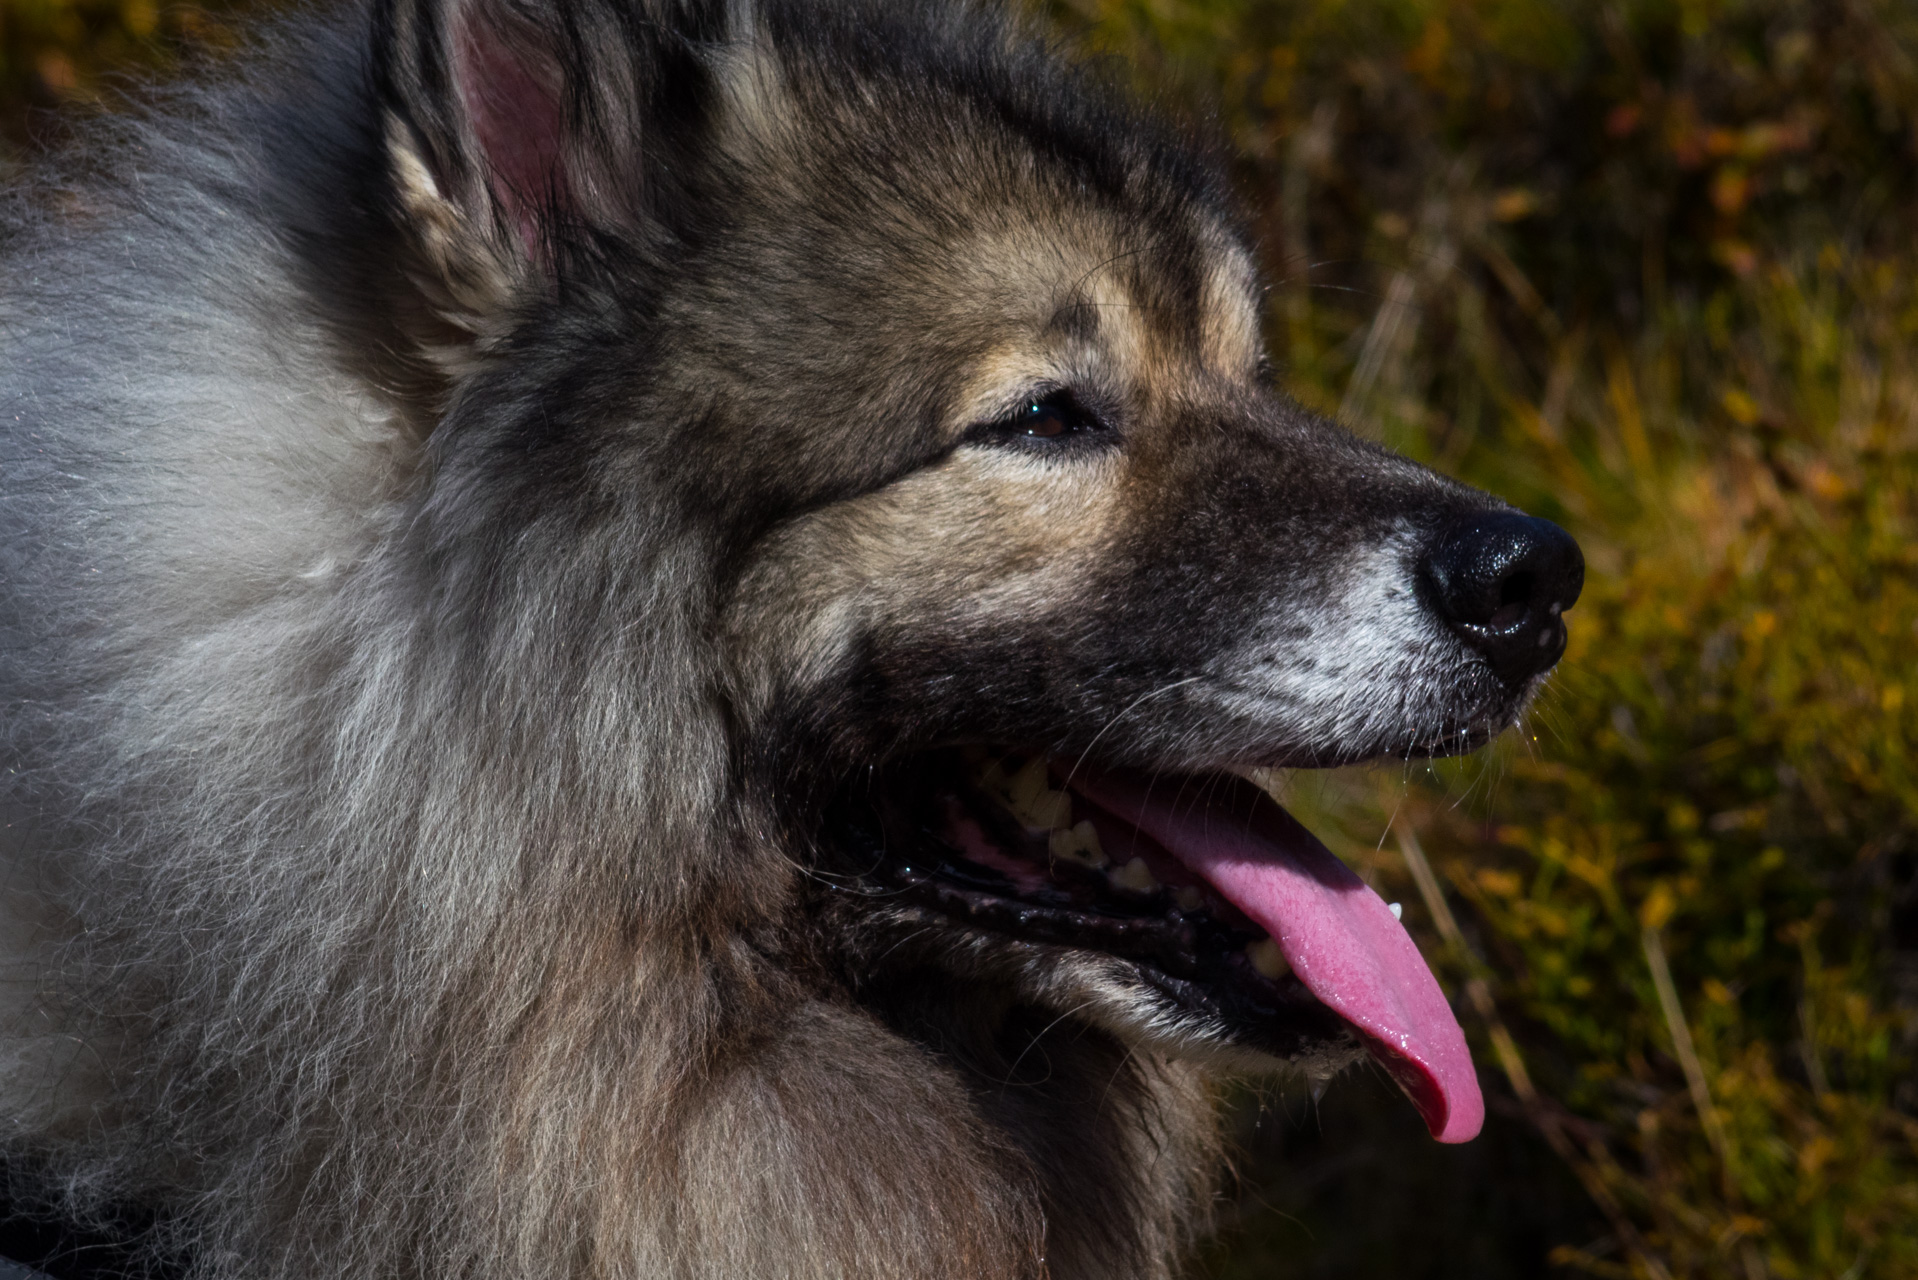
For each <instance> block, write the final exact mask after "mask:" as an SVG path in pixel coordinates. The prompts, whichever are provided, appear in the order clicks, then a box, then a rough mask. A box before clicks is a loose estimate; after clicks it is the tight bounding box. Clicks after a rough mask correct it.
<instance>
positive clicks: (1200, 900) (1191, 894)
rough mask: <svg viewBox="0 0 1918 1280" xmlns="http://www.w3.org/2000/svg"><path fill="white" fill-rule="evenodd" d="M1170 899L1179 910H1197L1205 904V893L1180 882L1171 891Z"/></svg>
mask: <svg viewBox="0 0 1918 1280" xmlns="http://www.w3.org/2000/svg"><path fill="white" fill-rule="evenodd" d="M1172 901H1173V902H1174V903H1175V904H1177V906H1178V908H1179V910H1181V911H1197V910H1199V909H1200V908H1201V907H1203V906H1205V894H1204V893H1203V892H1201V891H1200V890H1199V889H1198V888H1196V887H1195V886H1193V885H1189V884H1182V885H1180V886H1179V887H1178V888H1177V889H1174V890H1173V891H1172Z"/></svg>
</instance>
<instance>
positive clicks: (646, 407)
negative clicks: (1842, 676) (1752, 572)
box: [0, 0, 1529, 1280]
mask: <svg viewBox="0 0 1918 1280" xmlns="http://www.w3.org/2000/svg"><path fill="white" fill-rule="evenodd" d="M242 61H243V70H242V72H235V73H230V74H229V75H228V76H227V78H226V82H225V83H223V84H220V85H218V86H216V87H201V88H187V89H180V90H176V91H174V92H173V94H172V96H170V97H166V98H163V99H161V100H159V102H158V105H155V106H151V107H149V108H148V109H146V110H144V111H141V112H137V113H129V114H127V115H124V116H122V117H120V118H117V119H109V120H106V121H103V122H100V123H98V124H97V125H95V126H92V127H91V130H90V132H89V133H87V135H86V139H85V141H84V145H82V146H80V147H78V148H76V149H75V150H73V151H72V152H70V153H69V154H68V155H66V156H65V157H64V158H62V159H58V160H56V161H53V162H50V163H49V165H48V166H47V167H46V168H45V169H44V171H43V172H42V173H41V174H40V175H39V176H38V177H37V178H36V179H35V180H34V181H33V182H32V183H31V184H30V187H29V189H28V190H26V191H24V192H21V193H17V194H16V196H15V197H14V198H13V201H12V203H11V204H10V206H9V207H8V211H7V215H6V222H5V231H4V236H5V239H4V241H0V244H3V245H4V249H3V250H0V252H3V254H4V257H3V258H0V440H4V444H0V450H3V452H0V628H3V630H0V717H4V719H3V720H0V735H3V736H0V750H3V751H4V758H3V759H0V765H3V766H4V774H0V778H4V781H5V784H6V789H5V791H4V793H0V796H3V800H0V803H4V805H5V815H4V817H5V822H6V826H5V830H4V839H5V856H6V864H5V865H6V868H7V870H6V875H7V881H6V904H7V913H8V914H7V919H6V926H5V931H4V942H5V946H6V948H7V951H6V955H7V959H8V964H9V969H8V973H7V978H8V986H7V988H6V990H7V993H8V998H7V1008H8V1014H7V1021H6V1024H5V1032H6V1039H5V1041H4V1052H5V1062H4V1066H5V1075H4V1078H3V1079H0V1124H4V1126H5V1129H4V1133H5V1151H6V1155H7V1159H8V1160H9V1167H10V1169H11V1171H12V1174H13V1176H14V1179H15V1181H16V1193H18V1194H25V1193H31V1194H34V1195H37V1196H39V1197H41V1198H42V1200H43V1201H44V1202H45V1203H48V1204H51V1205H54V1206H55V1207H56V1208H57V1209H58V1210H59V1211H60V1212H62V1213H65V1214H68V1215H74V1216H82V1215H85V1214H88V1213H102V1212H105V1211H106V1209H105V1206H110V1205H114V1204H134V1205H139V1206H142V1207H143V1209H145V1210H149V1211H151V1212H152V1213H154V1214H156V1215H157V1222H158V1224H159V1226H158V1227H157V1228H156V1233H155V1236H154V1243H155V1245H156V1248H158V1249H159V1250H161V1251H162V1252H163V1253H166V1254H167V1255H168V1256H172V1257H175V1258H179V1259H185V1260H187V1262H188V1264H190V1266H191V1267H192V1268H193V1269H194V1274H196V1275H200V1276H205V1277H232V1278H234V1280H239V1278H241V1277H244V1278H245V1280H267V1278H269V1277H293V1276H299V1277H324V1276H339V1277H348V1276H352V1277H376V1276H377V1277H421V1278H425V1277H434V1278H443V1280H450V1278H452V1277H475V1278H477V1277H489V1278H492V1277H501V1278H503V1277H528V1278H530V1277H562V1276H563V1277H589V1276H591V1277H663V1276H683V1277H715V1278H718V1277H725V1278H728V1280H736V1278H739V1277H755V1278H758V1277H777V1276H818V1277H828V1276H831V1277H852V1276H871V1277H881V1276H883V1277H907V1276H910V1277H914V1278H915V1280H937V1278H939V1277H952V1278H953V1280H958V1278H959V1277H967V1278H976V1277H987V1276H990V1277H1019V1276H1027V1277H1036V1276H1040V1275H1050V1276H1053V1277H1056V1278H1057V1280H1078V1278H1086V1277H1106V1276H1129V1277H1130V1276H1138V1277H1152V1276H1164V1275H1167V1274H1169V1273H1170V1272H1171V1271H1172V1270H1173V1269H1174V1268H1175V1267H1176V1265H1177V1261H1178V1259H1179V1257H1180V1255H1181V1253H1182V1251H1183V1250H1184V1249H1185V1247H1186V1246H1187V1244H1188V1243H1189V1242H1190V1241H1191V1240H1192V1239H1193V1237H1194V1235H1195V1233H1197V1232H1200V1231H1202V1230H1203V1229H1204V1227H1205V1223H1206V1219H1207V1213H1208V1207H1209V1205H1210V1204H1211V1202H1212V1197H1213V1194H1214V1192H1213V1185H1214V1184H1213V1177H1214V1170H1215V1166H1216V1163H1217V1161H1216V1152H1215V1138H1214V1131H1213V1121H1212V1118H1211V1111H1212V1106H1211V1102H1210V1099H1209V1097H1208V1086H1207V1084H1206V1083H1205V1072H1206V1071H1207V1070H1209V1069H1210V1067H1208V1065H1207V1064H1214V1065H1217V1064H1224V1065H1233V1064H1239V1065H1247V1064H1250V1065H1255V1066H1256V1065H1259V1064H1266V1065H1270V1064H1271V1063H1272V1062H1273V1061H1274V1060H1275V1059H1276V1058H1282V1057H1288V1056H1289V1057H1294V1058H1298V1057H1306V1058H1309V1059H1310V1060H1312V1061H1313V1062H1315V1063H1316V1064H1318V1065H1320V1066H1331V1065H1336V1064H1337V1063H1338V1062H1340V1061H1343V1060H1345V1059H1347V1058H1349V1057H1350V1056H1351V1055H1352V1053H1353V1048H1352V1044H1351V1041H1350V1039H1349V1038H1344V1037H1341V1035H1340V1033H1339V1032H1338V1031H1337V1029H1336V1027H1331V1026H1327V1025H1325V1024H1323V1021H1322V1020H1321V1021H1320V1022H1313V1021H1312V1020H1311V1019H1310V1018H1309V1017H1307V1018H1305V1020H1304V1021H1303V1022H1301V1023H1300V1025H1299V1026H1298V1027H1295V1028H1292V1029H1290V1030H1285V1031H1283V1034H1278V1033H1273V1034H1266V1033H1255V1032H1254V1031H1250V1030H1248V1029H1247V1028H1245V1027H1243V1026H1241V1025H1238V1024H1237V1023H1235V1022H1234V1020H1233V1019H1232V1018H1230V1017H1229V1016H1225V1015H1223V1014H1218V1013H1217V1011H1212V1012H1210V1013H1208V1012H1207V1011H1206V1010H1204V1009H1196V1008H1193V1007H1185V1006H1181V1005H1179V1004H1178V1003H1177V1002H1175V1001H1172V1000H1170V999H1169V998H1167V997H1166V996H1165V995H1164V994H1163V992H1161V991H1160V990H1159V989H1158V988H1156V987H1154V986H1153V985H1152V984H1151V983H1149V982H1145V981H1143V980H1141V978H1140V977H1139V970H1138V969H1137V967H1136V966H1135V965H1133V964H1132V963H1131V962H1130V961H1127V960H1124V959H1122V958H1120V957H1117V956H1114V955H1110V954H1107V953H1105V952H1102V951H1100V950H1097V949H1089V948H1080V947H1073V946H1069V945H1063V944H1060V943H1058V942H1045V941H1036V942H1035V941H1033V940H1030V939H1025V940H1022V939H1019V938H1017V937H1012V936H1008V935H1005V934H1004V933H1001V932H997V931H995V930H993V929H991V928H985V927H979V926H974V925H970V924H967V923H965V922H963V921H959V920H956V919H953V918H950V917H946V916H940V915H938V914H937V913H935V912H929V911H928V910H926V909H925V908H924V907H923V906H919V905H914V904H912V903H911V902H908V901H906V900H905V899H903V898H900V897H898V896H897V895H894V894H892V893H890V892H884V891H881V889H880V888H878V887H875V885H874V883H873V882H872V881H871V880H870V878H869V877H867V876H866V875H865V872H866V870H868V869H869V862H866V861H862V858H863V856H864V855H862V854H861V852H860V849H861V848H862V847H863V846H860V845H859V843H858V841H857V840H854V839H852V837H851V835H850V834H849V833H852V832H856V831H859V830H867V829H869V828H870V827H871V826H872V823H871V822H870V821H866V820H865V819H864V818H862V817H861V815H862V814H868V810H869V809H870V806H871V804H872V803H873V801H872V797H873V796H874V795H875V794H878V793H881V792H883V791H884V790H885V788H886V787H887V785H889V784H888V779H889V778H890V777H892V776H893V775H892V774H891V773H889V772H888V771H889V770H894V769H897V768H902V767H906V765H905V764H904V763H903V762H909V761H911V760H913V759H915V758H916V756H917V754H918V753H921V752H924V751H926V750H929V749H932V748H938V747H943V746H945V745H947V744H952V743H961V742H1012V743H1035V744H1043V745H1044V746H1045V747H1047V748H1049V749H1052V750H1054V751H1059V752H1066V753H1073V754H1076V755H1082V756H1083V755H1087V754H1090V755H1092V756H1094V757H1096V758H1098V759H1100V760H1102V761H1106V762H1110V763H1114V764H1130V765H1143V766H1149V767H1154V768H1175V769H1181V770H1199V769H1217V768H1222V767H1225V766H1231V765H1241V764H1246V763H1261V764H1282V763H1313V764H1324V763H1334V762H1338V761H1342V760H1356V759H1362V758H1365V757H1369V756H1375V755H1379V754H1384V753H1400V754H1403V753H1408V752H1414V751H1430V750H1436V749H1446V748H1451V747H1457V746H1462V745H1469V744H1470V743H1471V742H1473V741H1478V740H1482V739H1483V738H1484V737H1485V736H1487V735H1489V734H1490V733H1493V732H1496V731H1497V730H1498V729H1499V728H1500V727H1502V726H1504V725H1505V724H1507V723H1509V722H1510V720H1511V718H1512V716H1513V715H1514V714H1515V712H1516V710H1517V709H1518V708H1519V707H1520V705H1521V704H1522V702H1523V700H1524V698H1525V696H1527V694H1528V693H1529V687H1526V688H1518V689H1514V688H1510V687H1507V686H1506V685H1505V684H1504V683H1502V682H1501V681H1499V680H1498V679H1497V678H1495V676H1494V675H1493V674H1492V673H1491V672H1490V671H1489V669H1488V668H1487V667H1486V665H1485V663H1484V662H1482V661H1480V660H1478V659H1477V658H1476V657H1475V656H1474V655H1473V654H1472V653H1471V652H1470V651H1469V649H1468V648H1467V647H1466V646H1464V645H1463V644H1461V643H1460V642H1459V641H1458V640H1457V638H1456V637H1454V636H1453V635H1451V634H1450V633H1449V632H1448V631H1447V630H1446V629H1445V628H1444V627H1443V626H1442V625H1440V624H1439V623H1437V622H1436V621H1434V620H1433V619H1432V618H1431V617H1430V616H1429V615H1430V610H1429V609H1428V608H1427V606H1426V604H1425V603H1424V602H1422V600H1421V598H1420V595H1419V592H1418V591H1417V590H1416V589H1415V585H1414V582H1413V568H1412V566H1413V564H1414V562H1415V561H1416V558H1417V556H1418V554H1419V553H1420V548H1421V547H1423V546H1424V545H1425V544H1426V542H1427V541H1428V540H1429V539H1430V537H1431V535H1432V531H1433V530H1435V529H1437V528H1438V527H1440V526H1441V525H1442V524H1444V523H1445V522H1446V521H1447V520H1449V519H1452V518H1454V517H1455V516H1457V515H1458V513H1460V512H1464V511H1472V510H1478V509H1484V508H1488V507H1491V506H1493V505H1494V504H1492V503H1491V500H1489V499H1487V498H1485V497H1484V496H1483V495H1480V494H1476V493H1474V492H1471V491H1468V490H1466V489H1464V488H1462V487H1460V486H1457V485H1454V484H1452V483H1450V482H1448V481H1444V480H1441V479H1440V478H1438V477H1436V476H1434V475H1432V474H1430V473H1428V472H1426V471H1424V470H1422V469H1420V468H1417V467H1415V466H1413V465H1412V464H1410V463H1408V462H1406V461H1404V460H1402V459H1399V458H1397V457H1395V456H1392V455H1389V454H1387V453H1384V452H1382V451H1380V450H1377V449H1374V448H1372V447H1370V446H1367V445H1364V444H1361V443H1359V442H1357V441H1355V440H1353V439H1351V438H1350V437H1347V436H1346V435H1344V434H1343V433H1341V432H1339V431H1338V430H1337V429H1336V428H1334V427H1332V426H1330V425H1328V424H1325V423H1322V422H1319V421H1316V420H1314V419H1312V418H1311V417H1309V416H1308V415H1306V414H1304V413H1303V412H1301V411H1300V410H1298V409H1297V408H1295V407H1293V406H1291V405H1290V404H1288V403H1287V402H1285V401H1284V400H1283V399H1281V398H1280V397H1279V396H1277V395H1276V393H1274V392H1273V391H1271V390H1270V389H1269V387H1268V386H1267V381H1266V377H1265V372H1264V369H1263V357H1262V353H1261V342H1260V336H1259V330H1260V316H1259V287H1258V284H1257V282H1256V278H1255V271H1254V267H1253V260H1252V255H1251V253H1250V251H1249V249H1248V247H1247V245H1246V242H1245V241H1244V239H1243V237H1242V235H1241V233H1240V231H1239V230H1238V227H1237V223H1236V222H1235V219H1234V215H1233V213H1232V210H1231V203H1230V200H1229V199H1228V196H1227V194H1226V192H1225V190H1224V189H1223V187H1222V182H1221V178H1220V177H1219V174H1218V171H1217V169H1216V166H1215V165H1214V164H1213V162H1212V161H1211V159H1209V158H1208V156H1207V155H1206V154H1205V151H1204V148H1203V147H1199V146H1196V145H1195V144H1193V143H1191V142H1190V141H1188V140H1186V139H1184V138H1183V137H1181V136H1179V135H1178V134H1176V133H1174V132H1172V131H1169V130H1167V129H1166V128H1165V127H1164V126H1162V125H1160V124H1158V123H1156V122H1154V121H1153V120H1151V119H1149V118H1146V117H1144V116H1142V115H1140V114H1139V113H1138V112H1137V111H1136V110H1134V109H1133V108H1132V107H1131V106H1129V105H1128V104H1127V103H1126V102H1125V101H1124V99H1123V97H1122V96H1121V95H1118V94H1116V93H1115V92H1113V91H1110V90H1108V89H1106V88H1104V87H1102V86H1101V85H1100V84H1099V83H1097V82H1095V80H1094V79H1093V78H1092V77H1089V76H1088V75H1087V74H1086V73H1085V72H1083V71H1082V70H1079V69H1076V68H1075V67H1074V66H1072V65H1071V64H1070V63H1069V62H1068V61H1066V60H1064V59H1062V58H1061V57H1059V56H1057V55H1055V54H1054V53H1052V52H1049V51H1047V50H1046V49H1045V48H1044V47H1042V45H1041V44H1040V43H1039V42H1038V41H1036V40H1035V39H1033V38H1032V37H1031V36H1030V35H1029V34H1028V33H1026V32H1024V31H1022V30H1021V29H1020V28H1019V27H1018V25H1017V24H1016V23H1013V22H1011V21H1009V20H1007V19H1005V18H1004V17H1003V16H999V15H995V14H992V13H989V12H985V11H982V10H978V9H973V8H967V7H963V6H953V5H947V4H935V3H932V2H931V0H925V2H924V3H921V2H920V0H816V2H815V3H802V2H801V0H572V2H571V3H568V4H565V5H554V6H551V7H545V6H541V5H538V4H536V3H534V2H533V0H385V2H383V3H380V4H378V5H377V6H375V7H372V8H365V9H362V8H349V9H347V10H346V11H345V12H343V13H340V14H338V15H336V16H333V17H329V18H325V19H320V20H312V21H302V22H298V23H294V24H292V25H291V26H289V27H286V28H284V29H282V30H280V31H278V33H277V34H275V35H273V36H272V37H271V38H269V39H267V40H264V41H263V42H262V46H261V48H259V49H257V50H256V51H255V52H253V53H252V54H251V55H249V56H248V57H247V58H246V59H243V60H242ZM1048 393H1069V395H1070V397H1071V399H1070V401H1069V403H1068V409H1067V411H1068V412H1070V413H1071V414H1072V415H1074V416H1073V418H1072V430H1071V431H1069V432H1067V433H1065V435H1064V437H1063V438H1061V439H1057V440H1048V439H1039V438H1033V437H1028V436H1023V435H1021V434H1019V432H1018V431H1017V430H1016V429H1015V428H1016V414H1015V411H1016V410H1017V409H1018V408H1019V406H1020V405H1021V404H1023V403H1025V402H1026V400H1028V399H1029V398H1031V397H1033V396H1037V395H1045V394H1048ZM1008 423H1013V424H1015V425H1014V426H1013V427H1009V426H1008ZM862 806H866V808H862ZM847 815H850V816H847ZM862 822H864V824H865V825H864V826H862Z"/></svg>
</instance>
